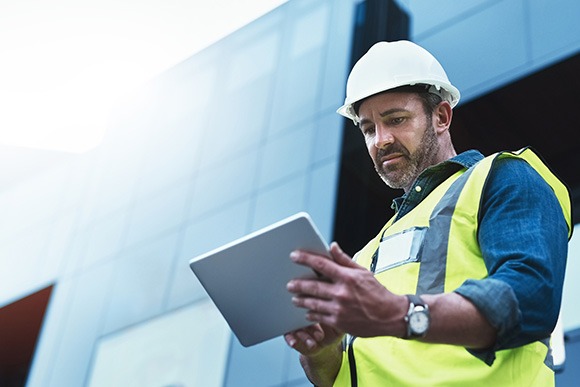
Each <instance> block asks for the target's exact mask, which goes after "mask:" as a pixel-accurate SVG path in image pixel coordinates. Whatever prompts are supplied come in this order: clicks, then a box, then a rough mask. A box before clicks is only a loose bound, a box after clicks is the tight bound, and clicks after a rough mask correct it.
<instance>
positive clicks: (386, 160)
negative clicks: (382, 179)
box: [381, 153, 404, 167]
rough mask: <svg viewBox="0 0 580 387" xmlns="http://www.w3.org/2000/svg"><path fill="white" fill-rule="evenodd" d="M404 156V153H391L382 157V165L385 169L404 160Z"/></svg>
mask: <svg viewBox="0 0 580 387" xmlns="http://www.w3.org/2000/svg"><path fill="white" fill-rule="evenodd" d="M403 157H404V155H403V154H402V153H390V154H388V155H386V156H383V157H381V164H382V165H383V167H387V166H389V165H392V164H395V163H397V162H399V161H400V160H401V159H403Z"/></svg>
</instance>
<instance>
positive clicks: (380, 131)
mask: <svg viewBox="0 0 580 387" xmlns="http://www.w3.org/2000/svg"><path fill="white" fill-rule="evenodd" d="M375 131H376V133H375V147H376V148H377V149H382V148H384V147H386V146H387V145H390V144H392V143H393V142H395V138H394V137H393V134H392V133H391V131H390V130H388V129H387V128H385V127H384V126H383V125H378V126H377V127H376V129H375Z"/></svg>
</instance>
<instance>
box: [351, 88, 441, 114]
mask: <svg viewBox="0 0 580 387" xmlns="http://www.w3.org/2000/svg"><path fill="white" fill-rule="evenodd" d="M429 87H431V86H430V85H423V84H420V85H405V86H399V87H396V88H394V89H390V90H386V91H382V92H380V93H377V94H382V93H397V92H398V93H414V94H417V95H418V96H419V98H421V101H422V102H423V110H424V111H425V114H426V115H427V117H429V118H430V117H431V114H433V111H434V110H435V108H436V107H437V106H439V104H440V103H441V102H442V101H443V98H441V96H440V95H438V94H434V93H431V92H429ZM377 94H374V95H377ZM371 97H372V96H371ZM367 98H370V97H367ZM367 98H364V99H362V100H360V101H357V102H355V103H354V104H353V106H352V107H353V108H354V112H355V114H356V115H357V116H358V111H359V109H360V105H362V103H363V101H364V100H366V99H367Z"/></svg>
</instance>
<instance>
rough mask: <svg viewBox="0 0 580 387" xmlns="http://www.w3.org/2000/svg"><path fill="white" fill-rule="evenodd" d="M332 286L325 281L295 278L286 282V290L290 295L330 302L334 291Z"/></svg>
mask: <svg viewBox="0 0 580 387" xmlns="http://www.w3.org/2000/svg"><path fill="white" fill-rule="evenodd" d="M334 286H335V285H333V284H332V283H328V282H327V281H320V280H311V279H300V278H297V279H293V280H291V281H290V282H288V284H286V289H288V291H289V292H290V293H294V294H301V295H307V296H312V297H316V298H322V299H327V300H330V299H331V298H332V295H333V293H334V291H335V290H334Z"/></svg>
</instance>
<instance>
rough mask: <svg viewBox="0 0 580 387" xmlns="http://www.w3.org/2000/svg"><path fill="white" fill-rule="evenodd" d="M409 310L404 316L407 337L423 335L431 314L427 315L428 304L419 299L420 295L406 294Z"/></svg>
mask: <svg viewBox="0 0 580 387" xmlns="http://www.w3.org/2000/svg"><path fill="white" fill-rule="evenodd" d="M407 299H409V311H408V312H407V315H406V316H405V322H406V323H407V337H406V338H407V339H414V338H419V337H424V336H425V335H426V334H427V330H428V329H429V323H430V322H431V316H430V315H429V306H428V305H427V304H425V302H424V301H423V300H422V299H421V297H419V296H417V295H414V294H408V295H407Z"/></svg>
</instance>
